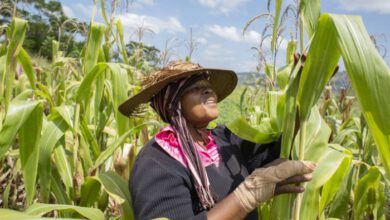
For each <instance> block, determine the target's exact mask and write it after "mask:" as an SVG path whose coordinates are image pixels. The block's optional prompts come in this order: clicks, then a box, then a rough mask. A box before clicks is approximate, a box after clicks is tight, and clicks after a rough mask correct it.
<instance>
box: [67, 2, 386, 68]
mask: <svg viewBox="0 0 390 220" xmlns="http://www.w3.org/2000/svg"><path fill="white" fill-rule="evenodd" d="M60 1H61V2H62V4H63V6H64V11H65V13H66V14H67V15H68V16H69V17H77V18H79V19H80V20H86V21H88V20H90V16H91V12H92V5H93V1H92V0H60ZM106 1H107V0H106ZM123 2H125V1H124V0H122V3H121V8H120V10H118V13H117V14H118V17H119V18H120V19H121V21H122V25H123V27H124V32H125V37H126V41H129V40H135V39H136V34H135V30H136V29H137V27H140V26H144V27H147V28H148V29H150V30H152V31H153V33H151V32H147V33H146V34H145V36H144V38H143V41H144V42H145V43H146V44H148V45H154V46H156V47H157V48H159V49H160V50H163V49H164V48H165V47H166V45H168V46H169V48H171V52H172V54H173V55H172V58H173V59H174V58H184V57H185V56H186V55H187V54H188V49H187V47H186V45H187V44H188V41H189V36H190V34H189V30H190V28H192V31H193V38H194V39H195V41H196V42H197V47H196V50H195V52H194V54H193V61H194V62H198V63H200V64H201V65H203V66H206V67H218V68H225V69H233V70H235V71H237V72H243V71H254V70H255V66H256V64H257V61H256V60H257V59H256V56H255V51H254V50H253V49H251V48H252V47H254V46H257V45H258V42H259V39H260V38H261V32H262V30H263V28H264V25H265V24H264V22H257V23H255V24H254V25H253V26H251V28H250V29H249V30H248V32H247V34H246V35H245V36H243V35H242V28H243V26H244V25H245V23H246V22H247V21H248V20H249V19H250V18H252V17H253V16H255V15H258V14H261V13H265V12H266V7H267V1H266V0H133V1H132V0H129V2H131V4H130V5H129V7H128V9H127V10H126V9H125V7H124V3H123ZM286 3H287V2H286V1H284V4H286ZM322 12H329V13H338V14H356V15H360V16H362V17H363V21H364V23H365V25H366V27H367V29H368V32H369V33H370V34H372V35H376V36H380V35H381V34H384V35H386V37H387V38H389V39H388V40H386V39H385V38H379V42H380V43H381V44H384V45H385V46H386V48H387V49H388V50H389V53H390V0H323V1H322ZM95 20H96V21H100V22H102V19H101V16H100V12H98V13H97V15H96V18H95ZM284 52H285V43H282V44H281V49H280V54H284ZM282 60H284V58H283V57H282V56H280V57H279V58H278V62H279V63H280V64H282V62H283V61H282ZM385 60H386V62H387V63H388V64H389V63H390V59H389V55H388V56H386V58H385Z"/></svg>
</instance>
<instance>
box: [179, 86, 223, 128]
mask: <svg viewBox="0 0 390 220" xmlns="http://www.w3.org/2000/svg"><path fill="white" fill-rule="evenodd" d="M180 101H181V106H182V110H183V114H184V117H185V118H186V120H187V122H188V123H189V124H191V125H193V126H195V127H197V128H201V127H205V126H207V125H208V123H209V122H210V121H212V120H214V119H216V118H217V117H218V108H217V101H218V99H217V95H216V94H215V92H214V90H213V89H212V88H211V85H210V82H209V81H207V80H205V79H204V80H199V81H197V82H196V83H194V84H193V85H191V86H189V87H188V88H187V89H186V90H185V91H184V95H183V96H182V98H181V100H180Z"/></svg>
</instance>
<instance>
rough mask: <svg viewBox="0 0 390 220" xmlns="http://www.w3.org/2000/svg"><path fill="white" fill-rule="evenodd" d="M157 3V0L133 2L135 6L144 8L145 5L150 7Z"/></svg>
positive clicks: (135, 0)
mask: <svg viewBox="0 0 390 220" xmlns="http://www.w3.org/2000/svg"><path fill="white" fill-rule="evenodd" d="M155 4H156V2H155V0H134V1H133V2H132V4H131V6H132V7H134V8H138V9H139V8H143V7H144V6H147V7H150V6H154V5H155Z"/></svg>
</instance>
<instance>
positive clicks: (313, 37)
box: [0, 0, 390, 220]
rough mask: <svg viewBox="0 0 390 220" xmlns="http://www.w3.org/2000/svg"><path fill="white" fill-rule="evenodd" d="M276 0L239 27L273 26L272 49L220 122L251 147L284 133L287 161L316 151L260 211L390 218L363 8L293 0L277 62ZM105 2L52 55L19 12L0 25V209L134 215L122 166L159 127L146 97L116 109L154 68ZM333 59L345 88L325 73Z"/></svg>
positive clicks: (74, 215)
mask: <svg viewBox="0 0 390 220" xmlns="http://www.w3.org/2000/svg"><path fill="white" fill-rule="evenodd" d="M99 3H100V4H102V5H104V1H103V0H101V1H100V2H96V1H95V8H94V10H96V9H97V5H98V4H99ZM271 3H272V4H274V11H270V13H268V14H261V15H256V16H255V17H253V19H251V20H249V21H248V23H247V24H246V25H245V28H244V31H245V29H246V28H247V27H248V26H250V25H251V24H252V23H253V22H255V21H256V20H260V19H266V20H267V22H269V23H270V25H268V26H267V29H266V30H264V31H265V32H269V34H268V35H267V36H269V39H270V44H271V47H270V48H271V51H270V52H271V56H268V57H266V56H265V55H264V54H263V53H262V51H263V50H262V44H263V42H260V44H259V45H260V46H259V48H257V49H258V51H259V56H258V57H259V63H260V65H259V68H258V71H259V72H264V73H265V77H264V78H262V79H259V80H258V82H256V83H255V85H254V86H250V87H248V88H245V89H244V90H243V91H242V93H241V94H240V95H241V98H240V103H239V106H240V112H241V115H240V116H239V117H237V118H236V119H232V120H231V121H230V122H228V124H227V126H228V127H229V129H230V130H232V131H233V132H234V133H236V134H237V135H239V136H240V137H242V138H244V139H247V140H250V141H253V142H257V143H270V142H273V141H275V140H278V139H280V138H281V139H282V152H281V157H284V158H292V159H296V160H312V161H315V162H316V163H317V169H316V171H315V172H314V174H313V180H312V181H311V182H309V183H308V184H306V185H305V188H306V190H305V192H304V193H303V194H301V195H280V196H277V197H275V198H273V199H272V201H269V202H267V203H265V204H261V206H260V207H259V208H258V212H259V217H260V219H295V220H298V219H303V220H306V219H355V220H358V219H388V218H389V217H390V214H389V209H390V207H389V201H388V200H389V195H388V194H389V192H388V188H389V184H390V120H389V119H390V102H388V100H389V99H388V97H387V96H388V94H390V71H389V68H388V66H387V64H386V63H385V62H384V60H383V58H382V57H381V55H380V54H379V52H378V50H377V48H376V47H375V45H374V43H373V42H372V40H371V38H370V35H369V34H368V33H367V31H366V28H365V26H364V24H363V22H362V19H361V18H360V17H358V16H350V15H339V14H328V13H326V12H321V10H320V0H300V1H298V2H296V5H294V7H295V12H296V14H295V17H294V18H295V19H296V32H295V37H294V34H293V37H292V38H291V40H290V41H289V42H288V48H287V52H286V54H285V55H284V56H285V57H286V59H285V63H283V64H277V62H276V57H277V55H278V52H279V50H278V49H279V46H280V43H281V41H282V39H283V34H285V33H284V32H283V31H284V30H286V29H285V28H284V24H283V21H284V20H285V19H283V17H284V15H283V1H282V0H275V1H271V0H269V4H271ZM259 5H260V3H259ZM101 8H102V12H101V14H102V15H103V18H104V21H105V23H104V24H100V23H97V22H94V18H93V16H94V15H93V14H94V12H92V18H91V21H90V23H89V26H88V38H87V41H86V44H85V46H84V48H83V51H82V53H81V54H80V55H79V57H77V58H73V57H65V56H64V55H63V54H64V53H63V51H61V50H60V46H59V45H60V42H58V41H56V40H53V41H52V48H53V49H52V59H51V63H48V64H46V65H40V64H39V63H37V62H36V61H35V60H34V59H33V58H32V57H31V56H30V55H29V54H28V52H27V51H26V50H25V49H24V48H23V46H22V45H23V42H24V40H25V35H26V30H27V27H28V21H27V20H24V19H21V18H18V17H13V19H12V23H11V24H10V25H8V26H4V27H0V28H2V29H5V30H6V31H5V35H4V39H5V40H4V41H3V42H2V43H1V45H0V66H1V68H0V80H1V83H0V197H1V198H0V207H1V208H0V216H1V217H0V218H1V219H51V218H63V219H80V218H82V219H94V220H99V219H124V220H130V219H134V217H133V211H132V205H131V197H130V194H129V190H128V186H127V181H128V178H129V172H130V170H131V167H132V164H133V162H134V159H135V157H136V155H137V152H138V151H139V150H140V148H142V146H143V145H144V144H145V143H146V142H147V141H148V140H149V139H150V138H151V137H153V135H154V134H155V133H156V132H157V131H158V130H159V129H160V128H161V127H163V126H164V124H163V122H162V121H160V120H159V119H158V117H157V116H156V115H155V114H153V113H152V111H151V110H150V109H149V108H148V107H146V106H145V107H143V108H142V109H141V110H140V111H139V112H138V114H139V116H141V117H132V118H126V117H125V116H123V115H121V114H120V113H119V112H118V106H119V105H120V104H121V103H122V102H123V101H125V100H126V99H127V97H128V96H130V95H132V94H136V93H137V91H139V90H140V88H141V86H140V81H141V79H142V77H143V76H145V75H147V74H148V73H149V72H150V70H151V68H150V66H148V63H147V62H146V61H145V60H144V59H143V56H142V48H140V50H141V52H139V53H134V54H133V55H132V56H130V57H129V56H128V54H127V53H126V49H125V43H124V34H123V33H124V30H123V28H122V23H121V21H120V20H118V19H116V18H115V13H110V15H109V16H108V15H107V14H106V11H105V9H104V7H101ZM305 36H306V37H305ZM305 39H307V40H305ZM263 40H264V39H263ZM114 52H116V53H118V54H119V56H120V58H119V59H118V58H114V57H113V54H114ZM297 53H300V54H305V55H306V56H300V57H299V56H297ZM340 60H342V61H343V63H344V65H345V69H346V73H347V75H348V79H349V82H350V84H351V87H352V91H348V90H347V89H341V90H335V89H334V88H332V84H331V83H330V82H331V79H332V76H333V75H334V73H335V68H336V66H337V65H338V63H339V62H340ZM337 74H338V73H336V76H337ZM145 175H147V174H145ZM161 217H164V216H161Z"/></svg>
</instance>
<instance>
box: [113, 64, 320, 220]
mask: <svg viewBox="0 0 390 220" xmlns="http://www.w3.org/2000/svg"><path fill="white" fill-rule="evenodd" d="M236 84H237V76H236V74H235V73H234V72H233V71H230V70H221V69H205V68H202V67H201V66H200V65H197V64H192V63H189V62H185V61H173V62H171V63H170V64H169V65H168V66H167V67H166V68H164V69H162V70H159V71H157V72H155V73H154V74H152V75H151V76H150V77H149V78H147V79H146V80H145V81H144V83H143V88H142V89H141V91H140V92H139V93H138V94H136V95H134V96H133V97H131V98H130V99H128V100H127V101H126V102H125V103H123V104H122V105H121V106H120V107H119V110H120V111H121V112H122V113H123V114H124V115H127V116H132V115H134V112H137V111H136V109H137V107H139V105H140V104H143V103H148V102H150V105H151V106H152V108H153V109H154V110H155V111H156V112H157V113H158V115H159V116H160V117H161V119H162V120H163V121H165V122H166V123H168V124H169V125H168V126H167V127H165V128H163V129H161V131H160V132H159V133H158V134H157V135H156V136H155V138H153V139H152V140H151V141H150V142H149V143H148V144H146V146H144V147H143V149H142V150H141V151H140V153H139V154H138V155H137V159H136V161H135V163H134V165H133V169H132V171H131V175H130V181H129V189H130V192H131V196H132V202H133V208H134V214H135V217H136V219H152V218H157V217H168V218H170V219H244V218H245V219H258V216H257V212H256V210H255V208H256V207H257V206H258V205H259V204H260V203H262V202H265V201H267V200H268V199H270V198H271V197H273V196H274V195H277V194H280V193H299V192H302V191H303V190H304V189H303V188H301V187H299V186H296V185H293V184H292V183H299V182H304V181H309V180H310V179H311V176H310V173H311V172H312V171H313V170H314V168H315V165H314V164H313V163H310V162H302V161H288V160H281V159H277V158H278V157H279V153H280V144H279V142H277V143H271V144H268V145H260V144H255V143H251V142H248V141H245V140H242V139H240V138H238V137H237V136H236V135H234V134H233V133H231V132H230V131H229V130H228V129H227V128H225V127H223V126H218V127H217V128H215V129H212V130H209V129H207V126H208V124H209V122H210V121H212V120H214V119H216V118H217V117H218V108H217V102H218V101H221V100H222V99H224V98H225V97H226V96H228V95H229V94H230V93H231V92H232V91H233V89H234V88H235V86H236ZM269 162H272V163H269ZM267 163H269V164H267ZM265 164H267V165H265ZM264 165H265V166H264ZM262 166H263V167H262ZM259 167H262V168H259Z"/></svg>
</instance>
